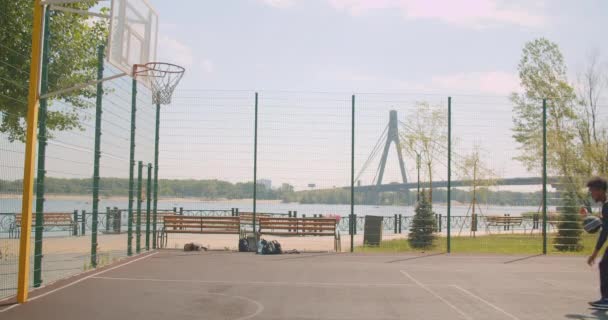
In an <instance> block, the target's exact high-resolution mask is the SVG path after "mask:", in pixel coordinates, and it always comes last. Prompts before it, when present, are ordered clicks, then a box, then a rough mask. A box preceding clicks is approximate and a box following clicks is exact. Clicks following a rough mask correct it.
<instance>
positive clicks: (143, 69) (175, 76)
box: [133, 62, 186, 105]
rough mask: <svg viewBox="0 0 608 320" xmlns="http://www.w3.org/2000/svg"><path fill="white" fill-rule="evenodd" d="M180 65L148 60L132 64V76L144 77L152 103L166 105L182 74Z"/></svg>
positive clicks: (183, 70) (182, 69) (169, 101)
mask: <svg viewBox="0 0 608 320" xmlns="http://www.w3.org/2000/svg"><path fill="white" fill-rule="evenodd" d="M185 71H186V69H184V68H183V67H181V66H178V65H175V64H172V63H166V62H150V63H146V64H142V65H135V66H134V72H133V74H134V76H135V77H136V78H138V77H145V78H146V81H147V82H148V83H149V85H150V89H151V90H152V103H154V104H160V105H167V104H170V103H171V97H172V96H173V91H174V90H175V88H176V87H177V85H178V84H179V82H180V80H181V79H182V77H183V76H184V72H185Z"/></svg>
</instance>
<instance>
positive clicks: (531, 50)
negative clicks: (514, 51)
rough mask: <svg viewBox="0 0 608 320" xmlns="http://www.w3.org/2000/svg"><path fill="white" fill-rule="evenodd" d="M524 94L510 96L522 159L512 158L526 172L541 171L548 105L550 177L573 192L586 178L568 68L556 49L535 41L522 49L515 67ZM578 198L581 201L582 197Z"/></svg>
mask: <svg viewBox="0 0 608 320" xmlns="http://www.w3.org/2000/svg"><path fill="white" fill-rule="evenodd" d="M518 69H519V78H520V82H521V87H522V89H523V93H521V94H518V93H513V94H512V95H511V101H512V102H513V104H514V113H515V115H514V117H513V124H514V127H513V137H514V138H515V140H516V141H517V143H518V144H519V149H520V151H521V154H520V155H519V156H518V157H516V159H518V160H520V161H521V162H522V163H523V164H524V165H525V166H526V167H527V168H528V169H529V170H538V169H540V167H541V165H542V161H541V159H542V150H543V148H542V130H543V125H542V118H543V117H542V103H543V99H547V105H548V107H547V151H548V153H547V165H548V168H549V170H550V171H551V172H550V173H552V174H558V175H560V176H562V177H564V178H565V181H564V185H565V186H567V187H569V188H572V189H576V188H578V186H579V185H580V181H578V179H580V177H582V174H583V173H584V171H586V170H584V169H583V168H584V166H583V165H582V160H581V152H580V150H578V149H577V148H575V147H573V146H576V145H577V141H576V138H577V129H576V124H577V123H576V120H577V112H576V108H575V105H576V94H575V91H574V88H573V87H572V86H571V85H570V84H569V83H568V79H567V76H566V72H567V69H566V64H565V62H564V57H563V56H562V53H561V52H560V50H559V47H558V46H557V44H555V43H553V42H551V41H549V40H547V39H545V38H539V39H536V40H533V41H531V42H528V43H526V45H525V46H524V48H523V51H522V57H521V60H520V62H519V66H518ZM581 197H582V195H581Z"/></svg>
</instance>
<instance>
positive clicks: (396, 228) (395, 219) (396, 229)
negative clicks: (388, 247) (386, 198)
mask: <svg viewBox="0 0 608 320" xmlns="http://www.w3.org/2000/svg"><path fill="white" fill-rule="evenodd" d="M393 225H394V229H395V232H394V233H395V234H397V231H398V227H397V214H396V213H395V215H394V223H393Z"/></svg>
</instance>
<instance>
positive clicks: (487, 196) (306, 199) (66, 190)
mask: <svg viewBox="0 0 608 320" xmlns="http://www.w3.org/2000/svg"><path fill="white" fill-rule="evenodd" d="M92 184H93V182H92V180H91V179H63V178H53V177H48V178H46V180H45V190H46V192H47V193H49V194H72V195H87V194H90V193H91V187H92ZM128 186H129V180H128V179H123V178H101V182H100V187H101V188H100V195H101V196H104V197H110V196H126V195H127V194H128ZM22 188H23V187H22V182H21V180H15V181H7V180H0V193H4V194H12V193H20V192H21V190H22ZM477 192H478V193H480V194H483V195H484V200H485V201H486V202H487V203H488V204H490V205H499V206H505V205H510V206H538V202H539V199H541V194H540V192H514V191H493V190H489V189H487V188H479V189H478V191H477ZM258 194H259V196H260V199H268V200H282V201H283V202H298V203H314V204H344V205H346V204H350V189H348V188H334V189H329V190H313V191H294V188H293V186H291V185H289V184H287V183H284V184H283V185H282V186H281V187H280V188H278V189H275V190H268V189H266V187H265V186H264V185H261V184H260V185H259V186H258ZM252 195H253V183H251V182H249V183H230V182H227V181H221V180H160V181H159V196H160V197H197V198H204V199H248V198H251V197H252ZM548 198H549V199H548V204H549V205H551V206H559V205H562V204H561V203H560V201H559V195H558V194H557V193H552V192H550V193H548ZM471 199H472V193H471V192H470V191H468V190H462V189H456V188H454V189H452V200H453V201H457V202H461V203H464V204H466V203H470V202H471ZM415 201H416V192H412V191H410V192H409V193H404V192H382V193H380V194H378V193H377V192H375V191H366V192H356V193H355V204H357V205H413V204H414V203H415ZM433 201H434V202H435V203H445V202H446V201H447V193H446V191H445V190H441V189H439V190H435V197H434V199H433Z"/></svg>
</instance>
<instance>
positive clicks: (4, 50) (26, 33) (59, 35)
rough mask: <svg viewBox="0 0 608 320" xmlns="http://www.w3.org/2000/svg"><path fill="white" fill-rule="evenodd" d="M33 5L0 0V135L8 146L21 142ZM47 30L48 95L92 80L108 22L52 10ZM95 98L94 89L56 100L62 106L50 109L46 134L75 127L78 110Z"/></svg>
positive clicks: (91, 1)
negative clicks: (48, 31)
mask: <svg viewBox="0 0 608 320" xmlns="http://www.w3.org/2000/svg"><path fill="white" fill-rule="evenodd" d="M33 4H34V1H25V0H18V1H15V0H0V25H2V27H1V28H0V133H4V134H6V135H7V136H8V138H9V139H10V140H11V141H15V140H20V141H23V140H24V139H25V118H26V115H27V95H28V81H29V66H30V61H31V52H30V51H31V39H32V19H33V17H32V15H33ZM96 4H97V1H96V0H85V1H82V2H78V3H73V4H65V6H68V7H71V8H76V9H81V10H89V9H90V8H92V7H93V6H95V5H96ZM49 28H50V29H49V30H50V34H51V36H50V51H49V52H50V54H49V57H50V61H49V80H48V85H49V91H54V90H57V89H63V88H68V87H72V86H74V85H76V84H81V83H84V82H86V81H88V80H91V79H94V78H95V75H96V70H97V47H98V46H99V45H100V44H103V43H104V42H105V39H106V35H107V22H106V21H103V20H94V19H91V18H90V17H87V16H84V15H80V14H73V13H64V12H59V11H52V12H51V22H50V26H49ZM94 95H95V91H94V88H93V87H89V88H85V89H82V90H76V91H73V92H71V93H68V94H65V95H62V96H60V97H58V98H57V99H58V100H63V101H65V102H67V103H66V104H65V105H62V106H61V107H60V108H55V109H53V108H49V112H48V116H47V128H48V129H49V130H50V131H51V132H50V133H49V134H52V131H57V130H70V129H73V128H79V123H80V119H81V117H82V115H81V112H79V111H80V110H81V109H83V108H87V107H89V106H90V105H91V103H89V102H88V101H87V100H88V99H89V98H92V97H94Z"/></svg>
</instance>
